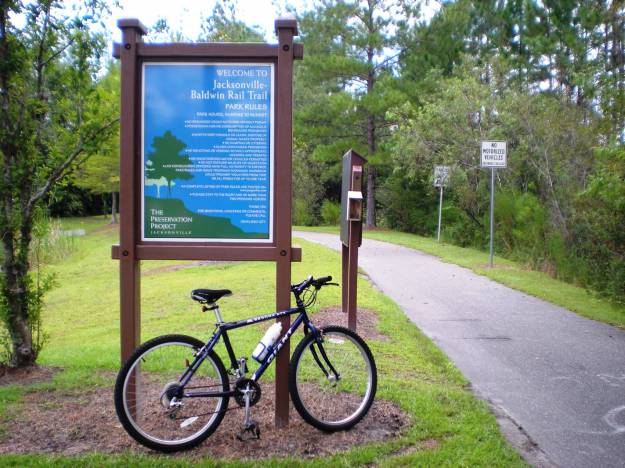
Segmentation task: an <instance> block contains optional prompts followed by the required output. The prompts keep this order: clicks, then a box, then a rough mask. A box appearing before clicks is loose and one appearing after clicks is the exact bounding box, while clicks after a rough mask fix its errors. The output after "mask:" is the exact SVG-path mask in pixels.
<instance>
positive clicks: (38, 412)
mask: <svg viewBox="0 0 625 468" xmlns="http://www.w3.org/2000/svg"><path fill="white" fill-rule="evenodd" d="M312 320H313V322H314V323H315V324H316V325H318V326H324V325H330V324H332V325H342V326H347V315H346V314H344V313H343V312H342V311H341V310H340V308H336V307H332V308H327V309H323V310H320V311H319V312H317V313H315V314H314V315H313V316H312ZM357 331H358V334H359V335H360V336H362V337H363V338H364V339H366V340H387V339H388V338H387V337H386V336H384V335H382V334H381V333H380V332H379V331H378V329H377V315H376V314H375V312H373V311H371V310H367V309H358V324H357ZM58 371H59V369H56V368H48V367H34V368H32V369H27V370H18V371H15V370H9V369H0V385H7V384H22V385H29V384H32V383H36V382H41V381H44V380H49V379H51V378H52V376H53V375H54V374H55V373H56V372H58ZM106 378H107V379H110V380H111V385H110V387H106V388H97V389H89V390H88V391H86V392H79V391H78V390H70V391H67V390H54V391H37V392H26V393H25V394H24V397H23V399H22V401H21V402H20V403H19V404H18V405H19V406H18V407H17V408H15V410H16V411H15V412H14V415H15V419H14V420H12V421H11V422H10V423H8V424H10V430H7V431H6V435H5V436H4V438H3V439H2V440H0V454H6V453H21V454H25V453H49V454H58V455H78V454H85V453H92V452H103V453H119V452H123V451H131V452H135V453H154V452H152V451H151V450H149V449H147V448H145V447H143V446H141V445H140V444H138V443H136V442H135V441H134V439H132V438H131V437H130V436H129V435H127V434H126V432H125V431H124V429H123V428H122V426H121V424H120V423H119V421H118V419H117V415H116V413H115V407H114V404H113V391H112V387H113V379H114V376H112V375H110V374H108V373H107V375H106ZM274 398H275V393H274V385H273V383H272V382H265V384H264V385H262V398H261V400H260V402H259V403H258V404H257V405H256V406H254V407H253V412H252V417H253V418H254V420H255V421H257V422H258V423H259V425H260V428H261V439H260V440H248V441H245V442H241V441H239V440H237V439H236V434H237V433H238V432H239V430H240V426H241V423H242V422H243V416H244V413H243V410H242V409H236V410H233V411H228V412H227V413H226V417H225V418H224V420H223V421H222V423H221V425H220V426H219V428H218V429H217V430H216V431H215V432H214V433H213V434H212V435H211V436H210V437H209V438H208V439H207V440H206V441H205V442H203V443H202V444H201V445H200V446H199V447H197V448H195V449H193V450H191V451H188V452H184V453H179V454H174V455H171V456H173V457H179V456H184V457H190V458H192V459H199V458H201V457H206V456H209V457H213V458H233V459H243V460H254V459H259V458H270V457H285V456H295V457H302V458H312V457H320V456H326V455H330V454H334V453H338V452H343V451H347V450H349V449H350V448H352V447H354V446H358V445H363V444H368V443H373V442H382V441H385V440H389V439H392V438H396V437H398V436H400V435H401V433H402V431H404V430H405V429H406V428H407V427H408V425H409V424H410V417H409V416H408V415H407V414H405V413H404V412H403V411H402V410H401V409H400V408H399V407H398V406H397V405H396V404H395V403H392V402H389V401H385V400H381V399H379V398H376V400H375V402H374V404H373V406H372V408H371V410H370V411H369V413H368V414H367V416H366V417H365V418H364V419H363V420H362V421H361V422H360V423H359V424H357V425H356V427H354V428H353V429H351V430H349V431H345V432H337V433H333V434H326V433H324V432H321V431H319V430H317V429H315V428H314V427H312V426H310V425H308V424H307V423H305V422H304V421H303V420H302V419H301V418H300V416H299V414H298V413H297V411H296V410H295V408H293V406H292V405H291V410H290V422H289V426H288V427H287V428H280V429H277V428H275V426H274V409H275V406H274ZM319 404H320V405H323V403H322V402H321V401H320V402H319ZM235 407H237V406H236V403H235V401H234V399H231V400H230V405H229V408H235Z"/></svg>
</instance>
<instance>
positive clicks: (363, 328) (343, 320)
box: [310, 307, 388, 341]
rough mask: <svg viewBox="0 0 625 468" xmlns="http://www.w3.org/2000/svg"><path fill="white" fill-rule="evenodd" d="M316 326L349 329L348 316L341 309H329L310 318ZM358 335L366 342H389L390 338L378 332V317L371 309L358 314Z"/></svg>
mask: <svg viewBox="0 0 625 468" xmlns="http://www.w3.org/2000/svg"><path fill="white" fill-rule="evenodd" d="M310 319H311V320H312V322H313V324H315V325H316V326H320V327H323V326H326V325H340V326H342V327H346V328H347V314H345V313H343V311H342V310H341V309H340V308H339V307H328V308H326V309H321V310H320V311H319V312H316V313H314V314H313V315H311V316H310ZM356 333H358V335H360V337H361V338H363V339H365V340H378V341H387V340H388V337H387V336H385V335H383V334H382V333H380V332H379V331H378V316H377V315H376V313H375V312H374V311H372V310H369V309H360V308H359V309H358V310H357V312H356Z"/></svg>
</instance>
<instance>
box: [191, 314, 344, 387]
mask: <svg viewBox="0 0 625 468" xmlns="http://www.w3.org/2000/svg"><path fill="white" fill-rule="evenodd" d="M213 307H214V308H216V307H217V306H216V305H215V306H213ZM297 313H299V315H298V316H297V317H296V318H295V320H294V321H293V323H292V324H291V326H290V327H289V328H288V330H287V331H286V333H284V335H283V336H282V338H280V340H278V341H277V342H276V343H275V344H274V345H273V346H272V347H271V348H270V351H269V353H267V356H265V359H264V360H263V361H262V362H261V363H260V367H259V368H258V369H257V370H256V372H254V374H253V375H252V377H251V380H253V381H258V380H259V379H260V378H261V376H262V375H263V374H264V373H265V371H266V370H267V368H268V367H269V365H270V364H271V363H272V362H273V360H274V359H275V357H276V356H277V354H278V353H279V352H280V350H281V349H282V347H283V346H284V345H285V344H286V342H287V341H289V339H290V338H291V335H293V333H294V332H295V330H297V328H298V327H299V326H300V325H301V324H302V323H303V324H304V330H310V332H311V333H313V334H314V336H315V337H316V338H317V341H316V344H317V346H318V347H319V351H320V354H321V356H322V357H323V359H324V361H325V363H326V365H327V366H328V368H329V369H330V371H331V372H332V373H333V374H334V376H335V377H336V378H337V379H338V378H339V375H338V373H337V372H336V370H335V369H334V367H333V366H332V364H331V363H330V361H329V360H328V357H327V356H326V353H325V351H324V350H323V346H322V345H321V340H320V339H319V337H320V333H319V330H318V329H317V328H316V327H315V326H314V325H313V324H312V323H311V322H310V320H309V319H308V315H307V314H306V308H305V307H304V306H303V305H302V304H300V305H298V306H297V307H295V308H292V309H288V310H283V311H280V312H274V313H272V314H265V315H259V316H257V317H252V318H249V319H246V320H239V321H236V322H219V323H217V330H216V331H215V333H213V336H211V338H210V339H209V340H208V342H207V343H206V345H204V346H203V347H202V349H200V351H199V352H198V353H197V355H196V357H195V359H194V360H193V362H192V363H191V364H190V365H189V366H188V367H187V369H186V370H185V372H184V373H183V374H182V377H180V380H179V383H180V385H181V387H182V388H183V389H184V387H185V386H186V385H187V384H188V383H189V381H190V380H191V378H192V377H193V375H194V374H195V372H196V371H197V369H198V368H199V367H200V365H201V364H202V363H203V362H204V360H205V359H206V357H207V356H208V354H209V353H210V352H211V351H212V350H213V348H214V347H215V346H216V345H217V343H218V342H219V339H220V338H221V337H223V340H224V345H225V347H226V350H227V352H228V357H229V358H230V364H231V366H232V369H235V370H237V369H239V362H238V361H237V359H236V356H235V354H234V350H233V348H232V345H231V343H230V338H229V337H228V331H230V330H235V329H237V328H241V327H246V326H248V325H253V324H255V323H260V322H265V321H267V320H272V319H277V318H280V317H286V316H288V315H293V314H297ZM311 350H312V353H313V356H314V358H315V361H316V362H317V364H318V365H319V367H321V369H322V371H323V372H324V373H325V374H326V376H328V375H329V372H328V371H327V370H326V369H325V367H324V366H323V364H322V363H321V360H320V359H319V357H318V356H317V354H316V351H315V350H314V349H313V348H311ZM234 394H235V390H230V391H226V392H201V391H198V392H185V391H183V394H182V396H183V397H185V398H197V397H224V396H233V395H234Z"/></svg>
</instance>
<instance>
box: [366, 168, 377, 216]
mask: <svg viewBox="0 0 625 468" xmlns="http://www.w3.org/2000/svg"><path fill="white" fill-rule="evenodd" d="M367 227H375V166H373V165H371V164H369V167H368V169H367Z"/></svg>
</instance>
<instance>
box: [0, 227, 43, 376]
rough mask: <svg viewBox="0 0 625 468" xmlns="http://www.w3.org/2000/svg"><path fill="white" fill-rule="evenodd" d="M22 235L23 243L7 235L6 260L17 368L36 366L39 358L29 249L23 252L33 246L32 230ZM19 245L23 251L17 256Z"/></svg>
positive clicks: (7, 322) (24, 230) (6, 295)
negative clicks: (31, 306) (31, 320)
mask: <svg viewBox="0 0 625 468" xmlns="http://www.w3.org/2000/svg"><path fill="white" fill-rule="evenodd" d="M28 223H29V221H28V220H25V221H24V224H28ZM21 232H22V235H23V236H24V235H25V234H26V236H25V238H23V239H20V240H19V241H18V240H16V239H15V237H14V236H13V233H12V231H11V230H7V231H5V232H4V236H3V247H4V256H5V257H4V262H3V269H4V284H3V287H4V291H3V296H4V298H5V300H6V302H7V304H6V306H7V311H6V312H7V316H6V319H5V325H6V327H7V330H8V332H9V334H10V335H11V341H12V345H13V351H12V352H13V355H12V356H11V362H10V363H9V364H10V365H11V366H13V367H27V366H32V365H33V364H34V363H35V358H36V357H37V356H36V355H35V350H34V348H33V341H32V334H31V329H30V324H29V320H28V293H29V287H28V286H29V285H28V268H29V265H28V247H26V251H23V247H24V245H26V246H29V245H30V232H31V229H30V227H29V226H27V225H24V226H22V229H21ZM17 243H19V245H20V247H21V248H20V249H19V250H18V251H17V252H16V250H17V249H16V244H17Z"/></svg>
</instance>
